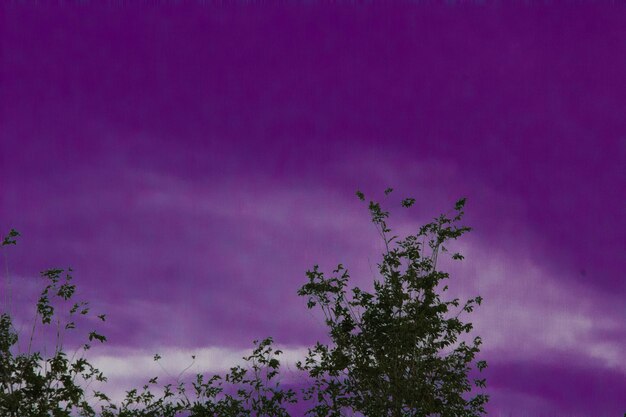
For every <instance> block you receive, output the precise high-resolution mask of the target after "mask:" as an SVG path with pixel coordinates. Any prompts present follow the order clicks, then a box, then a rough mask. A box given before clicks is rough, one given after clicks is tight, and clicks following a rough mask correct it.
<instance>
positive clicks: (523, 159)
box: [0, 2, 626, 417]
mask: <svg viewBox="0 0 626 417" xmlns="http://www.w3.org/2000/svg"><path fill="white" fill-rule="evenodd" d="M294 4H295V3H294ZM294 4H292V5H291V6H287V5H283V6H280V7H277V6H265V7H259V6H251V5H247V6H246V5H239V6H221V7H215V6H200V5H192V4H191V3H187V4H185V5H181V4H178V5H174V4H171V5H161V6H142V7H139V6H106V7H96V6H93V5H91V6H89V5H85V4H83V5H78V6H68V5H66V6H64V7H58V6H50V5H46V4H39V5H37V6H35V5H32V4H31V5H24V4H22V5H17V4H15V3H9V2H4V3H2V5H1V6H0V13H1V17H0V229H1V230H2V233H6V232H7V231H8V230H9V229H10V228H12V227H13V228H15V229H17V230H19V231H20V232H21V233H22V235H23V238H22V240H21V242H20V244H19V245H18V246H17V247H15V248H11V250H10V252H7V256H6V264H7V266H8V267H9V271H10V276H9V277H10V280H11V282H12V287H13V291H14V292H15V296H14V299H15V302H14V306H13V309H14V313H15V314H16V315H17V317H18V318H20V317H21V318H22V319H23V320H26V318H27V317H30V315H29V314H32V313H30V310H28V308H32V307H31V305H27V304H26V303H25V300H26V298H27V297H26V296H23V297H22V296H20V295H19V294H22V293H24V294H27V293H29V292H31V293H32V291H33V290H34V289H35V288H36V287H37V285H39V283H38V278H37V275H38V273H39V271H42V270H44V269H47V268H51V267H61V268H65V267H67V266H72V267H73V268H74V270H75V280H76V283H77V284H78V286H79V292H80V294H81V295H82V296H83V297H84V298H86V299H88V300H91V301H92V304H93V305H94V308H96V309H97V310H98V311H102V312H106V313H107V314H108V316H107V317H108V322H107V326H106V327H104V328H103V331H104V333H105V334H106V335H107V336H108V338H109V343H107V345H106V346H104V347H103V348H100V349H98V352H99V353H98V355H100V356H98V357H97V358H96V360H97V361H99V362H98V363H100V364H101V365H102V367H103V368H104V370H105V371H106V370H107V369H108V370H109V374H110V375H111V376H112V377H113V378H114V379H113V381H117V382H114V384H119V385H115V386H119V387H121V386H122V385H123V383H125V382H132V381H135V380H137V378H141V381H145V377H147V376H153V375H152V373H153V372H155V370H154V364H153V363H152V362H151V361H150V358H151V356H152V354H153V353H154V352H155V351H159V352H161V354H162V356H164V359H163V360H164V361H165V362H164V363H165V366H166V367H169V369H171V370H174V369H178V370H181V369H182V368H184V366H186V365H187V358H188V355H190V354H191V353H196V354H198V355H199V360H198V362H197V363H196V365H195V367H194V368H193V369H194V370H199V371H213V370H216V369H223V368H224V367H225V366H230V365H231V363H232V361H234V360H235V359H236V358H239V357H240V356H242V354H241V353H242V352H243V351H244V350H245V349H248V348H250V347H251V342H252V340H253V339H255V338H262V337H265V336H273V337H274V339H275V341H276V342H277V343H278V344H279V345H281V346H283V347H285V351H286V352H287V355H288V358H290V359H293V360H295V358H297V357H299V355H301V354H302V352H303V350H304V349H305V347H306V346H310V345H312V344H314V343H315V342H316V341H317V340H324V338H325V328H324V326H323V324H322V321H321V319H320V317H319V315H316V313H314V312H310V311H308V310H307V309H306V300H304V299H301V298H299V297H298V296H297V295H296V291H297V289H298V288H299V287H300V286H301V285H303V284H304V282H305V279H306V278H305V275H304V273H305V271H306V270H307V269H309V268H311V267H312V266H313V265H314V264H319V265H320V267H321V268H322V269H323V270H325V271H329V272H330V271H331V270H332V269H333V268H334V266H335V265H336V264H337V263H339V262H341V263H344V264H345V265H346V266H347V267H348V268H349V270H350V271H351V274H352V277H353V283H354V284H356V285H359V286H361V287H363V288H368V286H371V282H372V280H373V279H374V276H375V274H374V272H372V271H375V265H376V262H377V261H378V259H379V258H378V256H379V254H380V251H381V249H382V245H381V241H380V240H379V238H378V237H377V234H376V231H375V230H374V228H373V226H372V225H371V223H370V222H369V217H368V213H367V210H366V207H365V206H364V205H363V203H361V202H359V201H358V200H357V198H356V197H355V196H354V192H355V191H356V190H357V189H360V190H362V191H364V192H365V194H366V196H368V197H371V198H374V199H382V194H383V193H382V191H383V190H384V189H385V188H386V187H394V188H395V190H396V191H394V193H392V194H391V195H390V196H389V197H388V198H387V199H385V200H384V201H385V204H386V207H388V208H390V209H391V210H392V226H394V227H396V228H397V229H398V230H399V231H401V232H403V233H411V232H414V231H415V230H416V229H417V227H418V226H419V225H420V224H422V223H424V222H426V221H429V219H431V218H432V217H434V216H436V215H438V214H440V213H442V212H446V211H448V210H449V209H450V208H452V206H453V204H454V202H455V201H456V200H457V199H458V198H460V197H467V199H468V203H467V209H466V213H467V215H466V220H467V224H469V225H470V226H472V227H473V228H474V230H473V231H472V232H471V233H470V234H469V235H466V236H465V237H464V238H463V239H462V241H460V242H459V243H458V247H459V248H460V249H461V250H462V251H463V253H464V254H465V256H466V259H465V261H463V263H461V264H455V265H454V266H453V267H451V268H452V269H451V273H452V278H453V280H452V282H451V283H450V285H451V287H453V290H454V291H456V292H457V293H459V294H462V295H467V296H474V295H477V294H480V295H481V296H483V298H484V304H483V306H482V307H481V308H480V309H479V310H478V311H477V312H476V313H474V314H473V315H472V316H471V321H473V322H474V323H475V328H476V334H480V335H481V336H482V337H483V340H484V345H483V350H482V355H483V358H484V359H486V360H487V361H488V363H489V368H488V370H487V371H486V372H487V374H486V375H487V378H488V379H487V384H488V393H489V394H490V395H491V402H490V404H489V408H488V409H489V415H491V416H533V417H538V416H546V417H548V416H554V417H566V416H568V417H569V416H594V417H595V416H609V415H612V416H616V415H621V413H623V412H625V411H626V401H625V398H626V353H625V350H624V346H626V327H625V322H626V303H625V300H626V298H625V297H626V281H625V280H624V270H626V258H625V256H624V255H625V253H626V216H625V214H626V213H625V210H624V209H625V206H624V203H625V198H624V197H625V196H626V178H625V172H626V170H625V166H626V118H625V117H624V115H625V114H626V81H625V80H626V9H625V8H624V6H623V5H620V6H618V5H612V6H609V5H603V6H600V5H595V6H590V5H587V6H582V5H578V6H574V5H571V4H570V5H564V4H561V5H539V4H536V5H534V6H521V5H518V6H505V5H502V4H497V3H491V2H486V3H485V4H483V5H443V4H437V3H431V4H430V5H423V4H422V5H416V4H413V5H410V4H408V3H407V4H404V5H398V4H396V5H394V6H386V7H382V6H372V5H358V6H347V5H344V6H337V5H336V6H329V5H324V6H321V5H315V4H314V3H308V4H301V5H299V6H295V5H294ZM406 196H413V197H415V198H416V199H417V203H416V204H415V206H414V208H413V209H412V211H409V212H407V211H406V210H400V209H399V202H400V200H401V199H402V198H403V197H406ZM3 262H5V260H3ZM3 269H4V268H3ZM3 278H4V279H3V286H2V287H1V288H2V290H3V293H5V291H7V281H6V278H7V277H6V275H5V274H3ZM20 297H22V298H20ZM231 360H232V361H231ZM168 361H169V362H168ZM157 371H158V369H157ZM172 372H174V371H172ZM115 378H117V379H115Z"/></svg>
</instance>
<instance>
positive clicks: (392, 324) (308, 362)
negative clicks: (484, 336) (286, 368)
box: [0, 189, 487, 417]
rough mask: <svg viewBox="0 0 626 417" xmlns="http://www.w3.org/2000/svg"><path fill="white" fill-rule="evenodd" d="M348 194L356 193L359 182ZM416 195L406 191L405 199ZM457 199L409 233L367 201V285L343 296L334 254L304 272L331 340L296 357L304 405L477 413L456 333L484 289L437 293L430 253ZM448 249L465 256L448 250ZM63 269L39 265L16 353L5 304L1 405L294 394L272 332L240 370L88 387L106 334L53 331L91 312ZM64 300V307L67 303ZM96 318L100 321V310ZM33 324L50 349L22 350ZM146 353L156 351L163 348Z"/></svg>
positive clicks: (89, 405) (104, 410)
mask: <svg viewBox="0 0 626 417" xmlns="http://www.w3.org/2000/svg"><path fill="white" fill-rule="evenodd" d="M391 191H392V190H391V189H388V190H386V191H385V194H389V193H390V192H391ZM357 196H358V197H359V198H360V199H361V200H365V196H364V195H363V194H362V193H360V192H357ZM414 203H415V199H412V198H409V199H405V200H403V201H402V206H404V207H407V208H408V207H411V206H412V205H413V204H414ZM464 203H465V200H460V201H458V202H457V203H456V206H455V214H454V215H453V216H452V217H448V216H445V215H442V216H440V217H438V218H436V219H434V221H433V222H431V223H428V224H426V225H424V226H422V227H421V228H420V229H419V231H418V232H417V233H416V234H415V235H409V236H407V237H405V238H404V239H399V238H398V237H397V236H392V235H391V230H390V228H389V226H388V225H387V218H388V217H389V213H388V212H386V211H383V210H382V208H381V207H380V205H379V204H378V203H375V202H370V203H369V211H370V214H371V217H372V221H373V223H374V225H375V226H376V229H377V230H378V232H379V233H380V235H381V238H382V239H383V241H384V244H385V253H384V254H383V257H382V261H381V262H380V263H379V265H378V267H379V272H380V275H381V277H382V279H381V280H376V281H375V282H374V292H372V293H370V292H367V291H364V290H361V289H359V288H357V287H355V288H353V289H352V295H351V296H348V295H347V290H346V287H347V283H348V280H349V275H348V271H347V270H346V269H345V268H344V267H343V265H339V266H338V267H337V268H336V269H335V270H334V271H333V276H332V277H331V278H326V277H325V276H324V274H323V273H322V272H321V271H320V270H319V268H318V267H317V266H315V267H314V268H313V270H311V271H308V272H307V276H308V282H307V283H306V284H305V285H304V286H303V287H302V288H301V289H300V290H299V291H298V294H299V295H300V296H305V297H308V304H307V306H308V308H314V307H315V306H319V307H320V308H321V310H322V311H323V313H324V315H325V317H326V324H327V325H328V327H329V331H330V337H331V340H332V345H324V344H321V343H317V344H316V345H315V346H314V347H313V348H311V349H309V353H308V355H307V357H306V359H305V361H304V363H302V362H299V363H298V368H299V369H300V370H303V371H305V372H307V373H308V375H309V376H310V377H311V378H312V385H311V386H309V387H306V388H304V389H303V394H304V399H305V400H311V399H313V400H314V404H315V405H314V406H313V407H312V408H311V409H310V410H308V412H307V415H309V416H311V417H322V416H330V417H341V416H346V415H349V413H350V414H355V413H356V414H360V415H365V416H367V417H386V416H389V417H409V416H411V417H413V416H415V417H418V416H419V417H427V416H440V417H477V416H479V415H480V414H482V413H484V408H483V406H484V404H485V403H486V401H487V396H486V395H484V394H481V393H479V394H477V395H475V396H473V397H472V398H470V399H466V398H465V397H466V394H468V393H470V391H472V383H471V382H470V380H469V377H468V373H469V371H470V370H471V365H472V363H473V362H474V358H475V356H476V354H477V353H478V352H479V346H480V338H479V337H476V338H474V339H473V341H472V342H471V343H469V344H468V343H466V342H465V341H464V340H462V336H463V335H465V334H466V333H469V332H470V331H471V330H472V325H471V323H464V322H462V321H461V319H460V318H459V316H460V314H461V313H463V312H466V313H470V312H472V310H473V308H474V307H475V305H477V304H480V303H481V301H482V299H481V298H480V297H475V298H472V299H470V300H467V301H465V302H464V303H463V304H462V305H461V302H460V301H459V300H458V299H453V300H449V301H445V300H442V298H441V294H442V293H443V292H445V291H446V290H447V286H443V288H440V284H441V283H442V282H443V281H444V280H446V279H448V274H447V273H445V272H442V271H439V270H438V269H437V259H438V256H439V254H440V253H441V252H446V251H447V250H446V248H445V245H444V244H445V243H446V242H448V241H449V240H451V239H452V240H454V239H457V238H458V237H460V236H461V235H462V234H464V233H465V232H467V231H469V230H470V228H469V227H464V226H457V223H458V222H459V221H460V220H461V219H462V216H463V211H462V210H463V207H464ZM18 237H19V233H18V232H16V231H15V230H11V232H10V233H9V235H8V236H7V237H6V238H4V240H3V241H2V243H1V246H2V247H5V246H9V245H15V244H16V242H17V238H18ZM452 258H453V259H457V260H460V259H463V256H462V255H461V254H459V253H454V254H453V255H452ZM71 273H72V270H71V269H68V270H62V269H51V270H48V271H44V272H42V274H41V275H42V277H43V278H44V280H45V286H44V288H43V290H42V292H41V294H40V297H39V299H38V301H37V305H36V319H38V322H37V321H36V322H35V324H33V328H32V330H31V334H30V339H29V343H28V350H27V352H18V349H17V346H18V345H17V343H18V340H19V338H20V335H19V334H18V332H17V331H16V330H15V328H14V326H13V322H12V317H11V316H10V314H9V313H8V312H6V313H3V314H2V315H1V316H0V415H1V416H7V417H70V416H76V415H79V416H86V417H95V416H96V415H98V416H101V417H179V416H180V417H183V416H185V417H187V416H190V417H289V413H288V411H287V409H286V405H287V404H293V403H295V402H296V401H297V396H296V393H295V392H294V391H293V390H291V389H283V388H281V386H280V383H279V382H277V376H278V375H279V372H280V362H279V360H278V358H279V356H280V355H281V353H282V352H281V351H280V350H276V349H274V348H273V340H272V339H271V338H267V339H264V340H262V341H255V342H254V344H255V348H254V350H253V352H252V354H251V355H250V356H248V357H245V358H244V360H245V361H246V362H247V363H248V365H249V366H248V368H247V369H246V368H244V367H241V366H235V367H233V368H231V369H230V372H228V373H227V374H225V375H224V376H223V377H222V376H220V375H213V376H210V377H207V376H205V375H201V374H198V375H196V378H195V380H194V381H192V382H191V384H190V387H189V385H188V384H186V383H185V382H182V381H180V378H177V380H176V384H174V385H173V384H167V385H164V386H163V387H162V388H161V389H160V392H159V393H158V394H155V393H153V389H156V388H157V387H158V378H156V377H155V378H152V379H150V380H149V382H148V383H147V384H145V385H143V387H142V388H141V389H131V390H129V391H128V392H127V393H126V397H125V399H124V400H123V401H122V402H121V403H120V404H115V403H113V402H112V401H111V399H110V398H109V397H108V396H107V395H106V394H105V393H103V392H100V391H97V390H92V394H88V393H86V391H85V390H87V387H88V386H89V383H90V382H91V381H93V380H96V381H103V382H104V381H106V378H105V377H104V375H103V374H102V373H101V372H100V371H99V370H98V369H96V368H95V367H94V366H93V365H92V364H91V363H90V362H89V361H88V360H87V359H86V357H85V355H84V353H85V352H86V351H87V350H89V349H90V347H91V343H94V342H106V337H105V336H104V335H102V334H100V333H98V332H96V331H90V332H87V334H86V338H87V341H86V342H87V343H85V344H84V345H82V346H81V347H79V349H77V350H76V351H75V352H74V353H73V354H72V355H71V356H70V357H68V355H67V354H66V352H65V351H64V348H63V343H62V340H63V338H62V336H61V335H62V333H63V332H65V331H76V329H77V322H78V319H79V318H81V317H84V316H87V315H89V314H90V307H89V304H88V303H87V302H73V301H72V300H73V297H74V295H75V290H76V287H75V285H74V284H73V283H72V276H71ZM440 293H441V294H440ZM63 306H66V307H68V309H67V311H66V312H65V314H63V312H62V310H61V308H62V307H63ZM70 306H71V307H70ZM455 308H456V309H458V311H456V314H454V312H453V311H452V310H453V309H455ZM97 317H98V318H99V319H100V320H102V321H105V316H104V315H99V316H97ZM37 323H39V324H37ZM36 325H40V326H45V327H47V328H52V330H54V331H55V333H56V341H55V348H54V353H53V354H52V355H51V356H50V357H44V356H43V355H41V353H40V352H33V353H31V347H32V340H33V335H34V334H35V326H36ZM79 352H80V354H78V353H79ZM154 359H155V361H159V360H160V356H159V355H155V357H154ZM192 359H193V357H192ZM475 365H476V367H477V368H478V369H479V370H482V369H484V368H485V367H486V363H485V362H484V361H477V362H476V363H475ZM181 375H182V373H181ZM473 385H475V386H476V387H478V388H484V386H485V380H484V379H475V380H474V381H473ZM96 404H97V405H96ZM96 407H99V409H98V410H96Z"/></svg>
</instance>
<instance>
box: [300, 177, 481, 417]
mask: <svg viewBox="0 0 626 417" xmlns="http://www.w3.org/2000/svg"><path fill="white" fill-rule="evenodd" d="M391 191H392V190H391V189H387V190H386V191H385V194H386V195H387V194H389V193H391ZM357 196H358V197H359V199H360V200H362V201H364V200H365V196H364V195H363V193H361V192H357ZM414 203H415V199H413V198H408V199H405V200H403V201H402V206H403V207H406V208H409V207H411V206H412V205H413V204H414ZM464 205H465V199H462V200H459V201H458V202H457V203H456V205H455V207H454V209H455V214H454V215H453V216H452V217H449V216H447V215H441V216H439V217H437V218H435V219H434V220H433V221H432V222H430V223H428V224H426V225H424V226H422V227H421V228H419V230H418V231H417V233H416V234H413V235H409V236H406V237H405V238H404V239H399V238H398V236H394V235H392V234H391V233H392V231H391V229H390V227H389V226H388V224H387V219H388V217H389V213H388V212H387V211H383V209H382V208H381V206H380V204H379V203H376V202H373V201H371V202H370V203H369V212H370V214H371V219H372V222H373V223H374V225H375V227H376V229H377V231H378V232H379V234H380V236H381V238H382V240H383V241H384V245H385V252H384V254H383V256H382V260H381V262H380V263H379V264H378V270H379V272H380V276H381V279H380V280H376V281H375V282H374V292H372V293H370V292H367V291H364V290H361V289H360V288H358V287H355V288H353V289H352V295H351V296H348V294H347V290H346V287H347V284H348V281H349V274H348V270H347V269H346V268H345V267H344V266H343V265H341V264H340V265H339V266H338V267H337V268H336V269H335V270H334V271H333V276H332V277H330V278H327V277H326V276H325V275H324V273H323V272H321V271H320V270H319V267H318V266H317V265H315V266H314V267H313V269H312V270H310V271H307V277H308V282H307V283H306V284H305V285H304V286H302V287H301V288H300V290H299V292H298V294H299V295H300V296H304V297H307V298H308V304H307V307H308V308H309V309H311V308H314V307H316V306H318V307H319V308H320V309H321V310H322V312H323V314H324V316H325V318H326V320H325V321H326V324H327V326H328V328H329V336H330V339H331V341H332V344H331V345H325V344H322V343H319V342H318V343H317V344H316V346H315V347H314V348H312V349H309V353H308V355H307V357H306V360H305V362H304V363H302V362H300V363H298V367H299V369H301V370H304V371H306V372H308V374H309V376H310V377H311V378H312V380H313V385H312V386H311V387H309V388H307V389H306V390H305V394H306V398H307V399H312V398H313V399H315V400H316V401H317V404H316V405H315V406H314V407H313V408H311V409H310V410H309V411H308V412H307V415H309V416H315V417H322V416H332V417H340V416H344V415H346V413H348V412H351V413H356V414H361V415H365V416H367V417H386V416H389V417H409V416H410V417H427V416H441V417H448V416H450V417H452V416H454V417H461V416H463V417H475V416H479V415H481V414H483V413H484V412H485V411H484V404H485V403H486V402H487V400H488V397H487V396H486V395H485V394H482V393H478V394H476V395H474V396H473V397H472V398H470V399H466V396H467V394H468V393H471V391H473V386H475V387H476V388H484V387H485V379H475V380H474V381H473V384H472V383H471V382H470V378H469V376H468V373H469V372H470V370H471V369H472V367H471V365H472V363H473V361H474V359H475V356H476V354H477V353H478V352H479V346H480V344H481V339H480V337H475V338H474V339H473V341H471V342H470V343H467V342H466V341H464V340H461V337H462V336H463V335H465V334H467V333H470V332H471V330H472V324H471V323H464V322H463V321H462V320H461V319H460V318H459V316H460V314H461V313H464V312H465V313H470V312H472V310H473V309H474V307H475V305H479V304H480V303H481V301H482V298H481V297H480V296H478V297H475V298H472V299H469V300H467V301H465V302H464V303H463V304H462V305H461V302H460V300H459V299H452V300H444V299H442V294H443V293H444V292H445V291H446V290H447V289H448V287H447V286H443V287H441V285H440V284H442V283H443V281H444V280H447V279H448V278H449V276H448V274H447V273H446V272H443V271H440V270H438V269H437V259H438V257H439V255H440V253H442V252H447V248H446V247H445V244H447V242H448V241H450V240H455V239H457V238H459V237H460V236H462V235H463V234H464V233H466V232H468V231H470V228H469V227H465V226H458V222H459V221H460V220H461V219H462V217H463V214H464V212H463V207H464ZM452 259H455V260H461V259H463V256H462V255H461V254H459V253H454V254H452ZM455 309H457V311H456V314H454V311H453V310H455ZM475 365H476V367H477V368H478V370H479V371H482V369H484V368H485V367H486V362H485V361H477V362H476V363H475Z"/></svg>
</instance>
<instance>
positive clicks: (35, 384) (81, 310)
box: [0, 230, 106, 417]
mask: <svg viewBox="0 0 626 417" xmlns="http://www.w3.org/2000/svg"><path fill="white" fill-rule="evenodd" d="M18 236H19V233H18V232H17V231H15V230H11V232H10V233H9V234H8V236H7V237H5V238H4V240H3V241H2V246H8V245H15V244H16V242H17V237H18ZM71 272H72V271H71V269H69V270H67V271H64V270H62V269H50V270H47V271H44V272H42V273H41V276H42V278H44V279H45V281H46V285H45V287H44V289H43V291H42V292H41V294H40V296H39V299H38V301H37V305H36V315H35V319H36V320H38V321H39V325H43V326H48V327H51V326H56V329H55V330H56V342H55V348H54V353H53V354H52V355H50V356H49V357H44V356H42V354H41V353H40V352H38V351H37V352H32V353H31V348H32V343H33V337H34V335H35V330H36V327H37V325H38V322H37V321H35V322H34V323H33V327H32V329H31V333H30V339H29V343H28V350H27V352H18V351H17V348H16V346H17V343H18V340H19V334H18V332H17V331H16V330H15V328H14V326H13V321H12V318H11V316H10V314H8V313H7V312H5V313H2V315H0V415H2V416H7V417H44V416H45V417H47V416H54V417H70V416H73V415H77V414H78V415H81V416H93V415H95V413H94V410H93V408H92V407H91V405H90V404H89V402H88V401H87V399H86V397H85V393H84V388H83V386H84V385H85V384H86V383H89V381H92V380H97V381H105V380H106V378H105V377H104V376H103V375H102V373H101V372H100V371H99V370H98V369H97V368H95V367H94V366H93V365H92V364H91V363H90V362H89V361H88V360H87V359H85V357H84V356H83V355H82V354H80V355H77V354H78V353H79V351H81V352H82V353H84V352H85V351H87V350H88V349H89V348H90V344H89V343H86V344H85V345H83V346H82V347H80V348H79V349H77V350H76V351H75V352H74V354H73V355H72V356H71V357H69V358H68V355H67V353H66V352H65V351H64V350H63V345H62V338H61V333H62V332H64V331H70V330H73V329H75V328H76V320H77V317H79V316H86V315H88V314H89V313H90V308H89V305H88V303H86V302H78V303H74V304H73V305H72V306H71V307H70V308H69V310H68V312H67V315H66V316H67V317H68V320H67V321H62V320H61V316H62V314H59V311H58V307H59V305H63V304H67V303H68V302H69V301H70V300H71V299H72V297H73V296H74V292H75V290H76V286H75V285H74V284H72V276H71ZM100 318H101V319H102V320H104V316H100ZM87 337H88V340H89V342H91V341H94V340H96V341H100V342H104V341H106V337H104V336H103V335H101V334H99V333H97V332H95V331H91V332H89V334H88V336H87ZM77 356H78V357H77Z"/></svg>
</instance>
